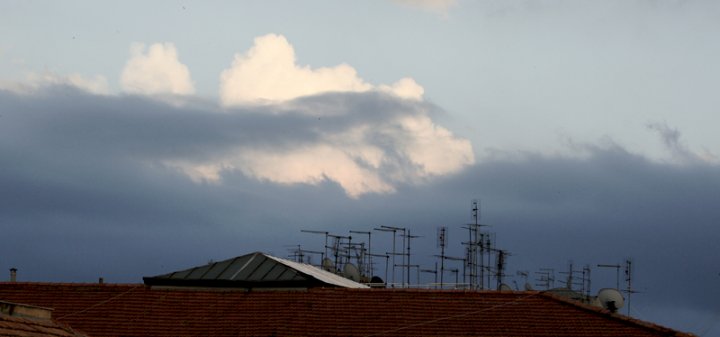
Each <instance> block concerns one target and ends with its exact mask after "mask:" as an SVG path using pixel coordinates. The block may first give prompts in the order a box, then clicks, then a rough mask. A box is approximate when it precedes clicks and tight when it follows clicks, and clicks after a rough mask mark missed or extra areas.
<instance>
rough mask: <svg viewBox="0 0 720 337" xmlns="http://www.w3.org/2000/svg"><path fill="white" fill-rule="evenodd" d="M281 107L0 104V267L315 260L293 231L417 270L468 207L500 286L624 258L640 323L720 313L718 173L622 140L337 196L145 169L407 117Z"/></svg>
mask: <svg viewBox="0 0 720 337" xmlns="http://www.w3.org/2000/svg"><path fill="white" fill-rule="evenodd" d="M333 100H335V101H336V102H334V103H333ZM339 103H343V104H347V105H348V106H352V107H355V109H358V110H361V111H363V112H365V113H366V115H361V116H360V117H358V115H357V114H353V115H338V116H327V115H324V116H321V117H320V118H321V119H320V120H318V116H315V115H309V114H305V113H300V114H295V113H286V114H283V113H282V111H280V110H283V109H285V110H287V109H311V107H312V109H315V108H317V109H320V108H318V107H322V106H323V105H332V106H336V105H335V104H339ZM292 104H294V105H292ZM292 104H291V105H289V106H284V107H282V108H280V107H264V108H255V109H278V111H270V112H269V113H266V112H268V111H260V112H258V111H257V110H252V111H251V110H248V111H235V112H242V113H231V112H228V111H222V110H221V109H219V108H216V107H215V105H213V104H208V103H203V102H194V103H193V102H191V103H190V104H186V105H184V106H183V107H177V106H173V105H172V104H165V103H159V102H155V101H152V100H148V99H144V98H139V97H133V96H127V97H104V96H92V95H86V94H83V93H80V92H77V91H74V90H69V89H67V88H55V89H52V90H50V91H46V92H44V93H42V94H40V95H30V96H28V95H26V96H18V95H15V94H11V93H7V92H0V231H1V232H2V235H0V256H1V257H2V258H0V268H3V270H7V269H8V268H10V267H18V268H19V269H20V273H19V275H20V279H21V280H34V281H75V282H89V281H95V280H96V279H97V277H99V276H103V277H105V278H106V280H108V281H110V282H140V280H141V277H142V276H144V275H153V274H159V273H163V272H168V271H171V270H175V269H179V268H185V267H189V266H192V265H195V264H201V263H205V262H207V261H208V260H210V259H214V260H217V259H223V258H228V257H231V256H236V255H240V254H244V253H247V252H250V251H254V250H262V251H267V252H272V253H274V254H276V255H280V256H284V255H286V254H287V249H288V248H289V247H287V246H289V245H295V244H303V246H304V247H306V248H309V249H320V247H321V245H322V240H321V238H319V237H316V236H313V235H309V234H302V233H300V229H320V230H330V231H333V232H337V233H341V234H345V233H347V231H348V230H350V229H355V230H369V229H371V228H373V227H376V226H378V225H394V226H406V227H408V228H411V229H412V231H413V233H414V234H419V235H422V236H423V237H422V238H418V239H417V241H416V245H414V246H413V252H414V258H415V259H416V261H417V262H420V263H423V264H424V265H426V266H427V267H430V266H431V264H432V263H433V262H434V260H433V258H432V257H431V256H432V255H433V254H436V253H437V252H436V248H435V244H434V235H435V228H436V227H437V226H441V225H445V226H448V227H449V229H450V241H451V249H450V254H454V255H462V251H461V248H460V244H459V242H460V241H461V240H464V239H465V236H466V232H465V230H464V229H462V228H461V226H462V225H463V224H465V223H467V222H469V221H470V220H471V219H470V211H469V209H470V200H472V199H476V198H479V199H481V203H482V205H483V207H482V221H483V222H484V223H487V224H490V225H491V227H490V230H491V231H493V232H495V233H496V235H497V243H498V246H499V247H500V248H503V249H507V250H508V251H510V252H511V254H512V256H511V257H510V259H509V264H508V273H509V274H510V275H514V274H515V272H516V271H518V270H528V271H530V272H531V273H532V272H534V271H537V270H538V269H539V268H541V267H550V268H555V269H556V270H557V271H558V272H559V271H562V270H563V269H564V268H565V267H566V263H567V261H568V260H570V259H572V260H573V261H574V262H575V263H576V264H577V265H585V264H588V265H590V266H593V267H594V266H595V265H597V264H598V263H621V262H622V261H623V259H624V258H625V257H632V258H633V260H634V261H635V265H636V268H637V269H636V270H635V272H636V274H635V283H634V286H635V288H636V289H638V290H639V291H641V293H639V294H637V295H634V297H633V300H632V301H633V302H632V305H633V312H634V314H635V315H636V316H638V317H640V318H643V319H648V320H652V321H655V322H658V323H661V324H666V325H671V326H673V327H676V328H680V329H683V330H693V331H696V332H699V331H701V330H702V329H701V327H704V326H706V325H704V324H706V322H707V321H704V320H703V319H705V318H706V317H707V318H708V319H711V318H713V317H714V316H713V315H715V313H718V312H720V311H719V310H718V309H719V308H718V304H717V299H718V298H719V297H720V292H719V290H718V283H720V276H719V275H718V273H720V260H718V248H717V247H718V242H719V241H720V229H719V228H718V226H717V225H718V223H720V207H717V202H718V200H720V170H718V166H717V165H716V164H712V163H708V162H703V161H701V160H694V161H691V162H685V163H683V164H682V165H678V164H667V163H658V162H656V161H652V160H649V159H647V158H645V157H644V156H642V155H639V154H635V153H631V152H628V151H627V150H625V149H624V148H623V147H622V146H621V145H618V144H610V145H603V146H599V145H592V144H588V145H585V146H584V147H583V155H582V156H577V157H572V156H565V157H562V156H549V155H543V154H538V153H513V154H511V155H507V156H503V157H501V156H497V157H493V158H491V159H487V160H484V161H482V162H480V163H477V164H475V165H474V166H472V167H469V168H467V169H465V170H463V171H462V172H460V173H458V174H455V175H447V176H442V177H437V178H436V179H434V180H428V181H425V182H424V183H421V184H417V183H399V184H398V185H397V192H396V193H391V194H367V195H363V196H361V197H360V198H358V199H351V198H348V197H347V196H346V195H345V192H344V190H343V189H342V188H341V187H340V186H339V185H338V184H336V183H333V182H328V181H326V182H324V183H321V184H318V185H315V186H311V185H304V184H296V185H283V184H274V183H270V182H264V181H258V180H255V179H252V178H249V177H246V176H244V175H243V174H242V173H240V172H239V171H231V172H225V173H224V174H223V181H222V183H220V184H205V183H195V182H192V181H191V180H189V179H188V177H187V176H185V175H184V174H183V173H182V172H179V171H178V170H177V169H175V168H172V167H168V166H166V165H163V164H162V163H161V161H158V160H157V159H164V158H204V157H206V156H212V155H213V152H222V151H225V150H226V149H229V148H231V147H232V146H233V144H237V143H243V144H253V145H256V146H287V147H291V146H294V144H300V143H302V142H306V141H307V142H311V141H313V139H314V137H317V135H318V131H317V130H324V128H331V129H332V128H343V127H352V126H354V125H357V124H358V123H362V122H364V123H367V122H368V121H371V120H376V121H382V120H383V118H385V117H384V116H383V115H382V113H381V111H389V113H394V112H395V111H402V109H399V108H398V107H407V106H408V105H412V104H415V103H409V102H405V101H398V100H393V99H389V98H388V97H386V96H381V95H374V94H351V95H328V96H316V97H312V98H307V99H303V100H301V101H296V102H294V103H292ZM388 106H390V107H389V108H388ZM358 107H362V108H358ZM427 109H436V108H434V107H428V108H427ZM411 111H412V110H411ZM318 123H328V124H327V125H324V126H317V125H318ZM679 136H680V135H679V134H677V135H674V136H673V137H671V138H672V139H674V140H675V141H676V142H677V141H679V140H680V138H679ZM373 240H374V245H375V246H376V247H377V248H376V249H377V251H376V252H382V251H387V250H389V237H388V236H387V235H385V236H384V235H381V234H380V233H378V234H376V236H375V237H373ZM286 245H287V246H286ZM559 276H560V275H559V274H558V277H559ZM510 280H512V278H510V279H509V280H508V282H509V281H510ZM515 280H517V281H518V282H521V279H520V278H516V279H515ZM614 281H615V279H614V273H613V272H612V271H609V270H602V269H598V268H593V282H594V283H593V288H594V289H595V290H597V289H598V288H600V287H608V286H612V285H614ZM689 317H694V318H695V319H697V317H701V318H702V319H700V321H692V320H689ZM710 329H712V326H711V327H710ZM715 329H717V328H715ZM711 331H713V332H715V330H711Z"/></svg>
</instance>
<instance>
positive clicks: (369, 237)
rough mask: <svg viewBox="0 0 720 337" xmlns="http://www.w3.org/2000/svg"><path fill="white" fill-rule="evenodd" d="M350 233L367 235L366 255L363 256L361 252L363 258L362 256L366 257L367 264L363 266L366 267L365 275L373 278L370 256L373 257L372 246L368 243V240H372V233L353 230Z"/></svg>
mask: <svg viewBox="0 0 720 337" xmlns="http://www.w3.org/2000/svg"><path fill="white" fill-rule="evenodd" d="M350 233H354V234H367V236H368V248H367V254H364V252H363V257H364V256H367V264H364V265H366V273H367V274H368V275H369V276H370V277H373V276H374V275H373V262H372V256H373V255H372V246H371V241H370V240H371V239H372V232H370V231H353V230H351V231H350Z"/></svg>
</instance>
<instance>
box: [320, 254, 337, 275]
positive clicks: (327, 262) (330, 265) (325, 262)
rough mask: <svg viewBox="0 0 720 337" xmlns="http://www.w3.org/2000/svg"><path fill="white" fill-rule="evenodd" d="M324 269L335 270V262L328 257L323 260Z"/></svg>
mask: <svg viewBox="0 0 720 337" xmlns="http://www.w3.org/2000/svg"><path fill="white" fill-rule="evenodd" d="M322 269H324V270H325V271H329V272H334V270H333V269H335V264H334V263H333V262H332V260H330V259H328V258H327V257H326V258H324V259H323V260H322Z"/></svg>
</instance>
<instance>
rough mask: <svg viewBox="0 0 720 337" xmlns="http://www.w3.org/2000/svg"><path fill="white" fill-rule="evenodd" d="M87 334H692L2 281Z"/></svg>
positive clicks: (389, 301)
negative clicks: (49, 308)
mask: <svg viewBox="0 0 720 337" xmlns="http://www.w3.org/2000/svg"><path fill="white" fill-rule="evenodd" d="M0 299H6V300H11V301H17V302H23V303H28V304H33V305H38V306H44V307H51V308H54V309H55V311H54V317H55V319H57V320H59V321H61V322H63V323H67V324H69V325H70V326H72V327H73V328H77V329H80V330H82V331H85V332H87V333H88V334H89V335H90V336H93V337H101V336H439V335H446V336H447V335H453V336H461V335H462V336H579V337H582V336H690V335H689V334H683V333H680V332H677V331H674V330H671V329H667V328H663V327H660V326H658V325H655V324H650V323H645V322H641V321H638V320H635V319H630V318H627V317H624V316H622V315H618V314H611V313H609V312H608V311H606V310H602V309H595V308H593V307H589V306H585V305H581V304H578V303H574V302H570V301H568V300H564V299H561V298H559V297H556V296H553V295H549V294H545V293H541V292H489V291H486V292H477V291H435V290H404V289H397V290H393V289H344V288H330V289H324V288H316V289H311V290H308V291H251V292H245V291H229V290H222V291H217V290H216V291H210V290H187V289H184V290H180V289H151V288H149V287H147V286H144V285H110V284H103V285H101V284H50V283H0Z"/></svg>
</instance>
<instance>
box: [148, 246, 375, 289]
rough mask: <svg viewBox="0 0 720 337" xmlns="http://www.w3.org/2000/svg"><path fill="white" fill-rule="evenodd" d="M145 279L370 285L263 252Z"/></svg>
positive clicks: (247, 284) (245, 284) (214, 283)
mask: <svg viewBox="0 0 720 337" xmlns="http://www.w3.org/2000/svg"><path fill="white" fill-rule="evenodd" d="M144 280H145V283H146V284H148V285H167V286H199V287H241V288H254V287H262V288H268V287H270V288H272V287H281V288H288V287H298V288H307V287H314V286H335V287H337V286H339V287H345V288H366V287H367V286H365V285H363V284H360V283H356V282H353V281H351V280H348V279H345V278H343V277H340V276H338V275H335V274H332V273H329V272H326V271H324V270H321V269H319V268H316V267H314V266H311V265H307V264H303V263H297V262H293V261H289V260H285V259H281V258H276V257H273V256H270V255H266V254H263V253H259V252H258V253H252V254H248V255H243V256H239V257H236V258H232V259H228V260H223V261H219V262H215V263H211V264H208V265H204V266H198V267H195V268H190V269H186V270H182V271H178V272H174V273H169V274H164V275H159V276H154V277H145V278H144Z"/></svg>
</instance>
